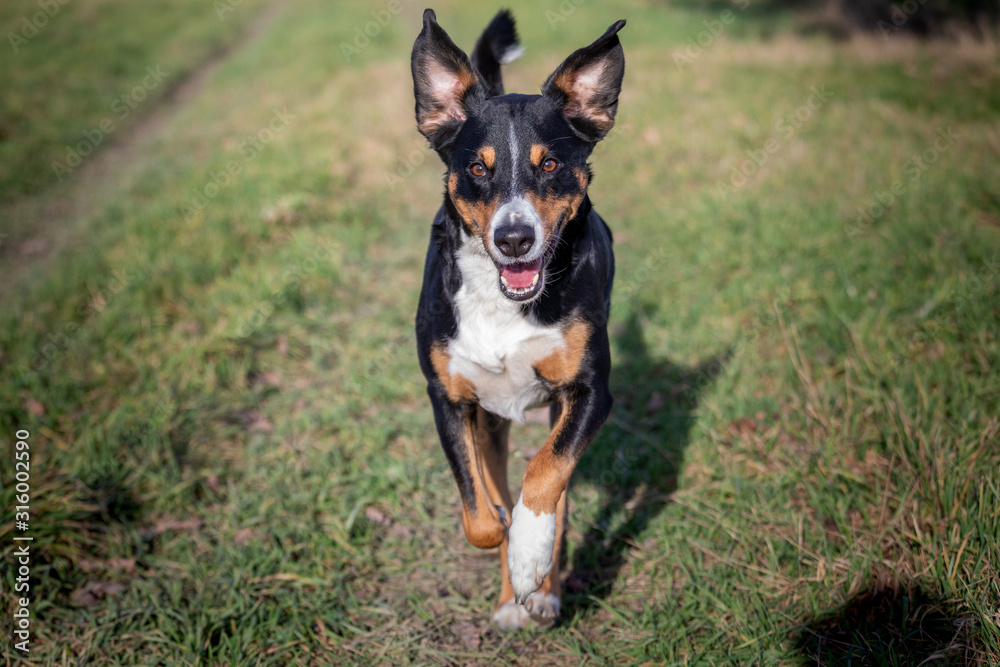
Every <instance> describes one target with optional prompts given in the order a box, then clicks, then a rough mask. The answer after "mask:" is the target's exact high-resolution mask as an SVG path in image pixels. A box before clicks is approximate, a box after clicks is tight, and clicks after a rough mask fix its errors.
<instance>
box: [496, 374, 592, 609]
mask: <svg viewBox="0 0 1000 667" xmlns="http://www.w3.org/2000/svg"><path fill="white" fill-rule="evenodd" d="M557 400H558V402H559V407H560V411H559V418H558V420H557V421H556V423H555V425H554V426H553V428H552V432H551V433H550V434H549V437H548V439H547V440H546V442H545V446H544V447H542V449H541V450H539V452H538V454H536V455H535V456H534V458H532V459H531V463H529V464H528V469H527V471H525V473H524V482H523V484H522V485H521V496H520V497H519V498H518V500H517V504H516V505H514V511H513V512H512V513H511V525H510V533H509V535H508V540H509V545H508V548H507V568H508V570H509V572H510V583H511V585H512V586H513V588H514V599H515V600H516V601H517V603H518V604H524V602H525V600H527V599H528V596H529V595H531V594H532V593H533V592H534V591H535V590H537V589H538V587H539V586H541V585H542V583H543V582H544V580H545V577H546V576H547V575H548V574H549V572H550V570H552V559H553V552H554V547H555V546H556V544H555V542H556V534H557V531H556V528H557V516H558V515H559V514H560V512H558V511H557V509H558V505H559V503H560V499H561V502H562V503H563V507H565V491H566V487H567V486H568V484H569V478H570V475H572V474H573V469H574V468H575V467H576V464H577V461H579V460H580V456H581V455H582V454H583V452H584V451H585V450H586V449H587V446H588V445H589V444H590V441H591V440H593V438H594V436H595V435H596V434H597V430H598V429H599V428H600V426H601V424H603V423H604V420H605V419H606V418H607V416H608V413H609V412H610V410H611V395H610V393H609V392H608V390H607V386H606V384H605V383H599V384H596V385H595V384H587V383H578V384H574V385H572V386H571V387H567V388H564V389H563V390H562V391H560V392H559V393H558V394H557Z"/></svg>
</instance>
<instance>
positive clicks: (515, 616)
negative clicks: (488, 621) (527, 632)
mask: <svg viewBox="0 0 1000 667" xmlns="http://www.w3.org/2000/svg"><path fill="white" fill-rule="evenodd" d="M493 622H494V623H496V625H497V627H498V628H500V629H501V630H517V629H519V628H526V627H528V626H529V625H531V614H529V613H528V610H527V609H525V608H524V605H520V604H518V603H516V602H514V601H513V600H507V601H506V602H504V603H503V604H502V605H500V606H499V607H498V608H497V610H496V611H495V612H493Z"/></svg>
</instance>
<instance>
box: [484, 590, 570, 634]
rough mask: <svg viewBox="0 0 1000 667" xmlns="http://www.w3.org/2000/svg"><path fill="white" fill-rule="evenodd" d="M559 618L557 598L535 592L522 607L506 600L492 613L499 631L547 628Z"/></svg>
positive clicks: (549, 594)
mask: <svg viewBox="0 0 1000 667" xmlns="http://www.w3.org/2000/svg"><path fill="white" fill-rule="evenodd" d="M558 616H559V598H557V597H556V596H555V595H552V594H551V593H542V592H541V591H536V592H534V593H532V594H531V595H529V596H528V599H527V600H526V601H525V603H524V604H523V605H521V604H518V603H517V602H516V601H515V600H508V601H507V602H505V603H504V604H502V605H500V607H499V608H498V609H497V610H496V611H495V612H493V622H494V623H496V625H497V627H498V628H500V629H501V630H518V629H521V628H531V627H536V626H538V627H548V626H550V625H552V624H553V623H554V622H555V619H556V618H557V617H558Z"/></svg>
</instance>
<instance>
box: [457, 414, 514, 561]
mask: <svg viewBox="0 0 1000 667" xmlns="http://www.w3.org/2000/svg"><path fill="white" fill-rule="evenodd" d="M477 412H478V410H477ZM473 419H475V417H472V419H470V420H469V422H467V423H466V425H465V430H464V433H463V440H464V441H465V455H466V457H467V460H468V462H469V473H470V474H471V475H472V487H473V494H474V495H475V497H476V509H475V510H472V509H470V508H469V507H468V506H467V505H465V503H464V502H463V503H462V528H463V529H464V530H465V539H466V540H468V542H469V544H471V545H472V546H474V547H476V548H479V549H492V548H494V547H498V546H500V544H501V543H502V542H503V541H504V540H505V539H506V538H507V527H506V526H505V525H504V524H502V523H500V516H499V514H498V513H497V511H496V508H495V507H494V503H493V501H492V499H491V498H490V495H489V493H488V488H487V485H486V484H485V482H484V479H483V453H482V448H483V447H484V446H486V443H485V442H484V441H483V440H482V437H483V434H482V433H481V432H480V429H479V428H478V427H477V426H476V425H475V424H473V423H472V420H473ZM507 516H508V517H509V516H510V514H509V513H508V515H507Z"/></svg>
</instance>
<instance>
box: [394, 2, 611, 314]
mask: <svg viewBox="0 0 1000 667" xmlns="http://www.w3.org/2000/svg"><path fill="white" fill-rule="evenodd" d="M498 18H499V16H498ZM624 25H625V21H618V22H616V23H614V24H613V25H612V26H611V27H609V28H608V30H607V32H605V33H604V35H603V36H602V37H601V38H600V39H598V40H597V41H596V42H594V43H593V44H591V45H590V46H587V47H585V48H582V49H579V50H578V51H576V52H574V53H573V54H572V55H570V56H569V57H568V58H567V59H566V60H565V61H564V62H563V63H562V64H561V65H560V66H559V67H558V68H556V70H555V72H553V73H552V75H551V76H549V78H548V80H546V82H545V83H544V84H543V85H542V94H541V95H502V94H498V93H500V92H502V90H503V86H502V83H501V82H500V77H499V64H498V63H497V62H490V63H486V64H485V65H484V64H482V63H481V62H475V63H474V62H473V61H470V60H469V58H468V56H466V54H465V53H464V52H463V51H462V50H461V49H459V48H458V47H457V46H456V45H455V43H454V42H453V41H452V40H451V38H450V37H449V36H448V34H447V33H446V32H445V31H444V29H443V28H441V26H440V25H438V23H437V20H436V17H435V15H434V12H433V11H432V10H430V9H428V10H427V11H425V12H424V26H423V30H422V31H421V32H420V35H419V36H418V37H417V41H416V43H415V44H414V45H413V56H412V61H411V67H412V70H413V90H414V96H415V97H416V112H417V127H418V129H419V130H420V132H421V133H422V134H423V135H424V136H425V137H427V139H428V141H430V143H431V146H432V147H433V148H434V149H435V150H436V151H437V153H438V155H440V156H441V159H442V160H443V161H444V163H445V165H446V166H447V168H448V171H447V175H446V179H445V180H446V183H447V196H446V202H447V203H448V205H449V207H450V209H451V211H452V214H453V215H455V216H457V217H458V218H459V219H461V221H462V224H463V226H464V228H465V233H467V234H469V235H472V236H474V237H476V238H478V239H479V240H480V241H481V242H482V246H483V249H484V251H485V253H486V254H487V255H489V257H490V258H491V259H492V260H493V262H494V263H495V264H496V266H497V271H498V275H499V280H498V285H499V289H500V292H501V293H502V294H503V295H504V296H505V297H507V298H509V299H512V300H514V301H530V300H532V299H534V298H536V297H537V296H538V295H539V294H541V292H542V289H543V288H544V285H545V267H546V264H547V262H548V259H549V257H550V256H551V255H552V253H553V251H554V250H555V247H556V245H557V244H558V242H559V238H560V234H561V233H562V231H563V229H564V227H565V225H566V224H567V223H568V222H570V221H572V220H574V218H575V217H576V215H577V212H578V210H579V209H580V206H581V204H582V203H583V202H584V199H585V197H586V194H587V185H588V184H589V182H590V170H589V168H588V166H587V158H588V157H589V155H590V153H591V151H592V150H593V148H594V145H595V144H596V143H597V142H598V141H600V140H601V139H602V138H604V136H605V135H606V134H607V133H608V131H609V130H610V129H611V127H612V126H613V125H614V122H615V112H616V111H617V109H618V93H619V91H620V90H621V84H622V76H623V75H624V72H625V56H624V53H623V51H622V47H621V43H620V42H619V40H618V31H619V30H621V29H622V27H623V26H624ZM510 30H511V32H513V24H512V23H511V24H510ZM488 35H489V29H488V30H487V33H486V34H484V36H483V37H484V40H481V41H485V39H486V38H487V36H488ZM479 52H480V49H479V48H477V56H478V54H479ZM497 60H501V61H502V60H503V58H497ZM490 65H495V68H494V67H491V66H490ZM484 70H485V76H484Z"/></svg>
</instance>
